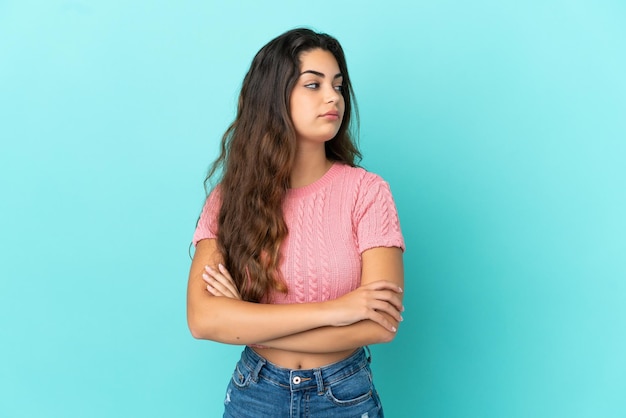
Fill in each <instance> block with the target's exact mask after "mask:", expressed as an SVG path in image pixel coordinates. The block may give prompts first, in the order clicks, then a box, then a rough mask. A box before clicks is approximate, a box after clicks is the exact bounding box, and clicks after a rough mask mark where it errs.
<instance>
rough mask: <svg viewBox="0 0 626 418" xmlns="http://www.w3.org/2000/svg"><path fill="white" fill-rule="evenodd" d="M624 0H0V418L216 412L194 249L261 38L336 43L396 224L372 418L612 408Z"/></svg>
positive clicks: (586, 412)
mask: <svg viewBox="0 0 626 418" xmlns="http://www.w3.org/2000/svg"><path fill="white" fill-rule="evenodd" d="M624 22H626V5H625V3H624V2H622V1H617V0H616V1H609V0H595V1H591V0H587V1H536V0H535V1H526V2H521V1H499V0H477V1H473V2H465V1H446V0H442V1H428V2H426V1H410V2H409V1H406V2H403V1H398V0H388V1H384V2H371V3H368V2H362V1H361V2H355V1H343V2H335V3H324V2H298V1H273V2H269V3H268V2H252V1H248V2H229V3H227V4H225V3H224V4H222V3H221V2H214V1H208V2H207V1H148V0H136V1H132V2H128V1H112V0H106V1H105V0H93V1H89V2H88V1H54V0H50V1H33V0H20V1H17V0H14V1H11V0H9V1H0V138H1V148H0V190H1V198H0V211H1V216H0V231H1V232H0V245H1V248H0V250H1V251H0V416H2V417H7V418H18V417H64V418H66V417H148V416H150V417H203V416H204V417H207V416H209V417H214V416H219V415H220V413H221V412H220V411H221V408H222V406H221V405H222V402H223V396H224V390H225V386H226V383H227V381H228V379H229V376H230V373H231V371H232V368H233V365H234V362H235V360H236V358H237V357H238V355H239V351H240V349H239V348H238V347H233V346H223V345H220V344H217V343H212V342H203V341H196V340H193V339H192V337H191V336H190V334H189V332H188V330H187V328H186V322H185V288H186V280H187V270H188V267H189V264H190V260H189V255H188V244H189V242H190V239H191V235H192V233H193V230H194V225H195V221H196V219H197V216H198V214H199V211H200V208H201V205H202V201H203V198H204V191H203V188H202V181H203V179H204V175H205V173H206V169H207V167H208V164H209V162H210V161H212V160H213V159H214V158H215V156H216V152H217V150H218V141H219V139H220V137H221V135H222V133H223V131H224V130H225V129H226V127H227V125H228V123H229V122H230V121H231V120H232V117H233V115H234V108H235V103H236V98H237V92H238V88H239V86H240V83H241V80H242V79H243V76H244V74H245V72H246V71H247V68H248V65H249V63H250V61H251V59H252V57H253V55H254V54H255V53H256V51H257V50H258V49H259V48H260V47H261V46H262V45H263V44H265V43H266V42H267V41H269V40H270V39H271V38H273V37H274V36H276V35H278V34H280V33H282V32H284V31H285V30H287V29H290V28H292V27H295V26H299V25H307V26H310V27H313V28H315V29H318V30H321V31H326V32H329V33H331V34H333V35H335V36H336V37H337V38H338V39H339V40H340V41H341V42H342V44H343V45H344V48H345V50H346V54H347V57H348V62H349V67H350V70H351V75H352V77H353V80H354V86H355V89H356V94H357V99H358V103H359V105H360V111H361V120H362V124H361V143H362V149H363V151H364V155H365V159H364V160H363V165H364V166H365V167H366V168H368V169H370V170H371V171H374V172H377V173H379V174H381V175H382V176H383V177H384V178H385V179H386V180H387V181H389V183H390V184H391V187H392V190H393V192H394V196H395V198H396V202H397V205H398V209H399V211H400V216H401V222H402V226H403V230H404V234H405V237H406V243H407V248H408V249H407V252H406V256H405V260H406V282H407V286H406V289H407V293H406V306H407V311H406V315H405V323H404V324H403V327H402V328H401V330H400V333H399V336H398V338H397V339H396V340H395V342H393V343H392V344H389V345H384V346H376V347H374V348H373V354H374V373H375V375H376V379H377V385H378V389H379V391H380V393H381V397H382V398H383V402H384V403H385V406H386V412H387V415H388V416H389V417H392V418H393V417H409V418H412V417H459V418H468V417H470V418H473V417H477V418H478V417H481V418H482V417H575V418H578V417H590V418H592V417H593V418H597V417H623V416H626V397H624V393H626V356H625V355H624V353H625V352H626V334H625V333H626V329H625V328H626V304H625V296H626V257H625V256H624V254H625V252H626V216H625V213H626V187H624V183H625V180H626V164H625V160H626V81H625V80H626V77H625V74H626V52H625V51H626V25H625V24H624Z"/></svg>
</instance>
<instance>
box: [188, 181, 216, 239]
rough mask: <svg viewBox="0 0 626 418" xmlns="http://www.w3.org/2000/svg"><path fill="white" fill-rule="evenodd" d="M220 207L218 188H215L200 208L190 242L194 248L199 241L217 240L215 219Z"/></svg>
mask: <svg viewBox="0 0 626 418" xmlns="http://www.w3.org/2000/svg"><path fill="white" fill-rule="evenodd" d="M220 206H221V198H220V193H219V187H216V188H215V189H213V191H212V192H211V193H210V194H209V197H207V199H206V202H205V203H204V207H203V208H202V213H201V214H200V219H198V225H197V226H196V231H195V232H194V234H193V240H192V241H193V245H194V246H196V245H197V244H198V241H200V240H203V239H208V238H217V229H218V228H217V218H218V216H219V213H220Z"/></svg>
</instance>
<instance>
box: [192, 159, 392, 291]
mask: <svg viewBox="0 0 626 418" xmlns="http://www.w3.org/2000/svg"><path fill="white" fill-rule="evenodd" d="M219 205H220V198H219V188H218V189H216V190H214V191H213V192H212V193H211V194H210V195H209V197H208V199H207V201H206V204H205V206H204V209H203V210H202V215H201V216H200V220H199V222H198V226H197V228H196V231H195V234H194V236H193V243H194V245H196V244H197V243H198V241H200V240H201V239H207V238H208V239H210V238H215V237H216V236H217V235H216V232H217V214H218V212H219ZM283 211H284V216H285V222H286V223H287V227H288V228H289V234H288V236H287V238H286V240H285V241H284V243H283V244H282V247H281V256H282V261H281V265H280V269H281V274H282V276H283V279H284V280H285V283H286V284H287V288H288V293H287V294H283V293H279V292H275V293H274V294H272V295H270V298H266V299H267V300H271V301H272V303H303V302H322V301H327V300H332V299H336V298H338V297H341V296H343V295H344V294H346V293H348V292H351V291H352V290H354V289H356V288H357V287H359V285H360V282H361V253H363V252H364V251H365V250H368V249H370V248H374V247H399V248H401V249H402V250H403V251H404V239H403V238H402V233H401V231H400V222H399V220H398V214H397V210H396V206H395V203H394V201H393V197H392V195H391V191H390V190H389V185H388V184H387V183H386V182H385V181H384V180H383V179H382V178H381V177H379V176H378V175H376V174H373V173H369V172H367V171H365V170H364V169H362V168H357V167H350V166H348V165H345V164H340V163H335V164H333V165H332V167H331V168H330V169H329V170H328V172H326V174H324V176H323V177H322V178H320V179H319V180H317V181H316V182H314V183H312V184H310V185H308V186H304V187H299V188H296V189H289V191H288V192H287V197H286V199H285V202H284V205H283ZM226 267H228V266H226Z"/></svg>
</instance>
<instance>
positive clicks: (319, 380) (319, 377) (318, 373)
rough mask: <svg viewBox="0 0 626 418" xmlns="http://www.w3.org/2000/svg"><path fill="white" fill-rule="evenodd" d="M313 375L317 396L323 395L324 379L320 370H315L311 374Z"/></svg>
mask: <svg viewBox="0 0 626 418" xmlns="http://www.w3.org/2000/svg"><path fill="white" fill-rule="evenodd" d="M313 374H315V380H316V381H317V382H316V383H317V394H318V395H323V394H324V392H325V390H324V378H323V377H322V369H315V371H314V372H313Z"/></svg>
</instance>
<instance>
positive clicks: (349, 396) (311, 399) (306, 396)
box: [224, 347, 384, 418]
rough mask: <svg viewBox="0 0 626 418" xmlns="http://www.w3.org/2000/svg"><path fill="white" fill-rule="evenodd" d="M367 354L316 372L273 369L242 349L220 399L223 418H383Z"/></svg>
mask: <svg viewBox="0 0 626 418" xmlns="http://www.w3.org/2000/svg"><path fill="white" fill-rule="evenodd" d="M370 361H371V357H370V356H369V350H367V353H366V350H365V349H363V348H360V349H358V350H357V351H356V352H355V353H354V354H352V355H351V356H350V357H348V358H346V359H345V360H342V361H339V362H337V363H334V364H330V365H328V366H324V367H320V368H318V369H308V370H292V369H284V368H282V367H278V366H276V365H274V364H272V363H270V362H268V361H267V360H265V359H264V358H263V357H261V356H260V355H258V354H257V353H256V352H255V351H254V350H252V349H251V348H249V347H246V348H245V349H244V350H243V353H242V354H241V360H239V362H238V363H237V366H236V367H235V371H234V372H233V376H232V379H231V380H230V383H229V385H228V389H227V391H226V399H225V400H224V407H225V409H224V417H226V418H265V417H268V418H383V417H384V415H383V409H382V405H381V403H380V398H379V397H378V393H377V392H376V389H375V388H374V384H373V381H372V372H371V370H370V366H369V363H370Z"/></svg>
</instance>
